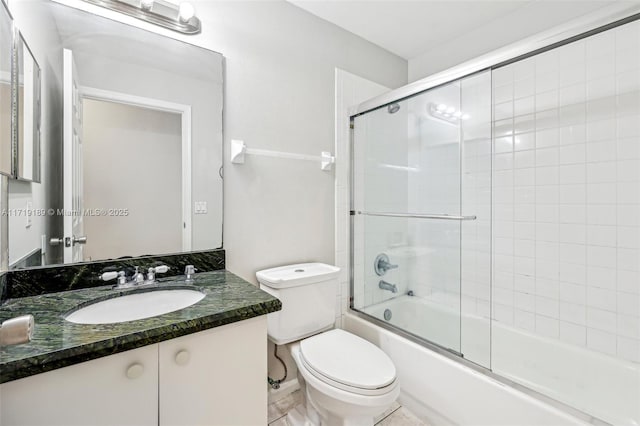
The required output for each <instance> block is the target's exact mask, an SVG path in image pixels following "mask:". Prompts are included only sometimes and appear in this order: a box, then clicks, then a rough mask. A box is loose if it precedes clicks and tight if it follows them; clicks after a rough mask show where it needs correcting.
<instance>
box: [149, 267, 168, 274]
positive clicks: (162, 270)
mask: <svg viewBox="0 0 640 426" xmlns="http://www.w3.org/2000/svg"><path fill="white" fill-rule="evenodd" d="M153 269H154V271H155V272H156V274H164V273H165V272H169V269H171V268H169V267H168V266H167V265H160V266H156V267H155V268H153Z"/></svg>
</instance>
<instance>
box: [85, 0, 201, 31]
mask: <svg viewBox="0 0 640 426" xmlns="http://www.w3.org/2000/svg"><path fill="white" fill-rule="evenodd" d="M84 1H85V2H87V3H91V4H94V5H96V6H101V7H104V8H106V9H111V10H114V11H116V12H119V13H124V14H125V15H129V16H133V17H134V18H137V19H140V20H142V21H146V22H149V23H151V24H154V25H158V26H160V27H163V28H168V29H170V30H173V31H177V32H179V33H182V34H198V33H199V32H200V30H201V23H200V20H199V19H198V18H197V17H196V11H195V9H194V7H193V5H192V4H191V3H188V2H182V3H180V4H179V5H178V4H175V3H172V2H169V1H167V0H84Z"/></svg>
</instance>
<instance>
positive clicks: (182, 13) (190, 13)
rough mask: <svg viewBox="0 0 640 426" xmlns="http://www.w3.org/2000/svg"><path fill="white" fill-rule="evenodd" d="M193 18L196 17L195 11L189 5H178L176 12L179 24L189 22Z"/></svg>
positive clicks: (185, 3)
mask: <svg viewBox="0 0 640 426" xmlns="http://www.w3.org/2000/svg"><path fill="white" fill-rule="evenodd" d="M194 16H196V10H195V9H194V8H193V5H192V4H191V3H188V2H186V1H185V2H182V3H180V8H179V10H178V19H180V22H183V23H186V22H189V20H190V19H191V18H193V17H194Z"/></svg>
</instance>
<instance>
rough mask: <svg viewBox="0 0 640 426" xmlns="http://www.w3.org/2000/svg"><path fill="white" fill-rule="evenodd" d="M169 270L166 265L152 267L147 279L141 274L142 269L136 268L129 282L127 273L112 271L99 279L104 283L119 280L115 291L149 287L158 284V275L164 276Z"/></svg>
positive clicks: (103, 274) (101, 275)
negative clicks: (143, 286) (141, 286)
mask: <svg viewBox="0 0 640 426" xmlns="http://www.w3.org/2000/svg"><path fill="white" fill-rule="evenodd" d="M168 270H169V267H168V266H166V265H160V266H156V267H151V268H149V269H148V270H147V277H146V279H145V276H144V274H143V273H142V272H140V267H138V266H136V267H135V271H134V272H133V275H132V276H131V279H129V280H127V274H126V272H125V271H119V272H115V271H111V272H104V273H102V274H100V276H99V278H100V279H101V280H102V281H111V280H113V279H115V278H117V279H118V281H117V284H115V285H114V286H113V288H114V289H115V290H120V289H123V288H131V287H136V286H140V285H148V284H154V283H155V282H156V274H162V273H165V272H167V271H168Z"/></svg>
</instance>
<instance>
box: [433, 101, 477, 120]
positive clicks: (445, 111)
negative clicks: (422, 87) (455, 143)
mask: <svg viewBox="0 0 640 426" xmlns="http://www.w3.org/2000/svg"><path fill="white" fill-rule="evenodd" d="M427 112H429V115H430V116H432V117H433V118H437V119H439V120H443V121H446V122H447V123H451V124H458V123H459V122H460V120H468V119H469V118H471V116H470V115H469V114H466V113H464V112H462V111H459V110H456V108H455V107H452V106H448V105H446V104H434V103H429V105H427Z"/></svg>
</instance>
